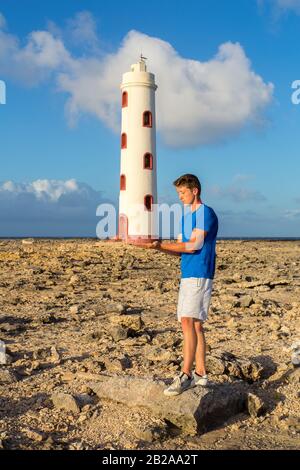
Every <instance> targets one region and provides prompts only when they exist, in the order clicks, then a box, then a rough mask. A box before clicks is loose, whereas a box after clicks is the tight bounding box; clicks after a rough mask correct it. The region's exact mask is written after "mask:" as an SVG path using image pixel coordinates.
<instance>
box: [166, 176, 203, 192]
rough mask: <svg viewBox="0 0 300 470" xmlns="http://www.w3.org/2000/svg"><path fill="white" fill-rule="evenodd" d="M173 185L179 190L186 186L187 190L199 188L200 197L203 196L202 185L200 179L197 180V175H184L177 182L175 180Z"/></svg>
mask: <svg viewBox="0 0 300 470" xmlns="http://www.w3.org/2000/svg"><path fill="white" fill-rule="evenodd" d="M173 184H174V186H176V188H178V187H179V186H186V187H187V188H189V189H191V190H192V189H194V188H197V189H198V196H200V194H201V183H200V181H199V179H198V178H197V176H195V175H190V174H186V175H182V176H180V177H179V178H177V180H175V181H174V183H173Z"/></svg>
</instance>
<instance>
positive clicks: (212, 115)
mask: <svg viewBox="0 0 300 470" xmlns="http://www.w3.org/2000/svg"><path fill="white" fill-rule="evenodd" d="M70 25H71V26H70ZM70 27H71V30H72V31H73V36H74V34H75V37H77V39H78V40H83V39H84V38H86V39H87V40H88V41H90V42H92V43H95V41H96V39H97V38H96V29H95V23H94V20H93V17H92V16H91V14H90V13H88V12H84V13H81V14H78V15H77V16H76V17H75V19H74V20H71V23H69V28H70ZM54 30H55V28H53V27H52V33H50V32H49V31H34V32H32V33H31V34H30V35H29V37H28V39H27V44H26V45H25V46H24V47H22V46H21V45H20V43H19V40H18V38H16V37H15V36H12V35H10V34H8V33H7V32H4V31H3V30H2V31H1V30H0V73H1V74H2V75H4V76H5V74H7V75H8V76H14V77H18V78H19V79H20V78H21V79H23V80H25V82H26V83H30V81H31V82H32V83H34V84H36V83H38V82H39V81H42V80H44V79H48V78H49V77H51V76H53V78H54V80H55V84H56V86H57V89H58V90H59V91H61V92H64V93H66V94H67V95H68V100H67V103H66V112H67V115H68V119H69V122H70V123H71V124H75V123H76V121H77V119H78V118H79V117H80V115H81V114H82V113H88V114H92V115H94V116H96V117H97V118H98V119H100V120H101V121H102V122H104V123H105V124H106V125H107V126H108V127H110V128H111V129H113V130H114V131H115V132H117V133H119V130H120V88H119V87H120V82H121V77H122V73H124V72H126V71H128V70H130V65H131V64H132V63H134V62H136V61H137V59H138V57H139V54H140V51H141V50H142V51H143V53H144V54H146V56H147V57H149V70H151V71H152V72H154V73H155V75H156V81H157V83H158V86H159V89H158V91H157V122H158V130H159V132H160V133H161V135H162V137H163V139H164V141H165V142H166V143H167V144H168V145H169V146H173V147H189V146H197V145H202V144H209V143H214V142H217V141H220V140H224V139H228V138H229V137H230V136H232V135H234V134H235V133H237V132H239V131H240V130H241V129H242V128H244V127H245V126H247V125H249V124H252V125H255V126H260V125H261V124H262V123H263V122H264V110H265V108H266V107H267V106H268V105H269V104H270V103H271V102H272V96H273V91H274V86H273V84H271V83H265V82H264V80H263V79H262V77H260V76H259V75H258V74H257V73H255V71H254V70H253V69H252V66H251V62H250V60H249V59H248V57H247V56H246V54H245V51H244V49H243V47H242V46H241V45H240V44H238V43H235V44H233V43H231V42H227V43H225V44H221V45H220V47H219V50H218V51H217V53H216V55H215V56H214V57H212V58H211V59H210V60H208V61H206V62H204V61H203V62H201V61H199V60H191V59H188V58H184V57H182V56H180V55H179V53H178V52H177V51H176V50H175V49H174V48H173V47H172V45H171V44H169V43H168V42H166V41H163V40H161V39H159V38H155V37H150V36H147V35H146V34H142V33H140V32H138V31H130V32H129V33H128V34H127V35H126V36H125V38H124V39H123V41H122V43H121V45H120V47H119V49H118V50H117V51H116V52H115V53H111V54H106V55H105V54H102V55H100V54H94V55H92V56H89V57H87V56H80V57H72V54H71V53H70V51H69V50H68V49H67V48H66V45H65V43H64V42H63V39H62V37H61V36H55V35H54Z"/></svg>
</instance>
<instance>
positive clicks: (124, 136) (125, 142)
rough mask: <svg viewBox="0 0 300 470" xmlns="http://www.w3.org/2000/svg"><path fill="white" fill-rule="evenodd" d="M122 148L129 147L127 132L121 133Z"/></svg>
mask: <svg viewBox="0 0 300 470" xmlns="http://www.w3.org/2000/svg"><path fill="white" fill-rule="evenodd" d="M121 148H122V149H127V134H125V133H123V134H122V135H121Z"/></svg>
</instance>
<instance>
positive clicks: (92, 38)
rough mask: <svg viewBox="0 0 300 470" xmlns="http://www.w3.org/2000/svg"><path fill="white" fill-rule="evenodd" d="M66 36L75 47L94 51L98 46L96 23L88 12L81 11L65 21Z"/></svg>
mask: <svg viewBox="0 0 300 470" xmlns="http://www.w3.org/2000/svg"><path fill="white" fill-rule="evenodd" d="M67 35H68V36H69V37H70V40H71V41H72V42H73V43H74V44H76V45H84V47H89V48H90V47H92V48H95V49H97V47H98V45H99V41H98V36H97V25H96V21H95V18H94V17H93V15H92V14H91V13H90V12H89V11H81V12H79V13H77V14H76V15H75V17H74V18H71V19H69V20H68V21H67Z"/></svg>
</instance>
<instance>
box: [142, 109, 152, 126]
mask: <svg viewBox="0 0 300 470" xmlns="http://www.w3.org/2000/svg"><path fill="white" fill-rule="evenodd" d="M143 127H152V113H151V111H145V112H144V113H143Z"/></svg>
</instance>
